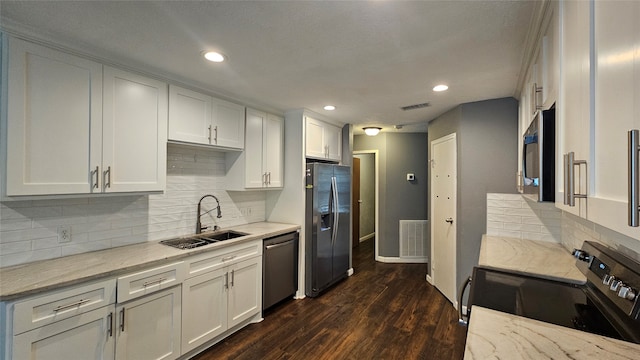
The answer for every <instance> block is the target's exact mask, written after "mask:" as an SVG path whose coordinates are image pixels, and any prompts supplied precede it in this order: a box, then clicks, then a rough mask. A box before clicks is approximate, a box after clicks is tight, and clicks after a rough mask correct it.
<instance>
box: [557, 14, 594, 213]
mask: <svg viewBox="0 0 640 360" xmlns="http://www.w3.org/2000/svg"><path fill="white" fill-rule="evenodd" d="M560 6H561V14H562V40H561V42H562V48H561V57H560V58H561V62H560V69H561V76H560V97H559V106H558V111H557V114H558V116H557V118H556V119H557V122H558V123H557V124H556V129H557V135H556V136H557V142H556V143H557V148H556V206H557V207H559V208H561V209H562V210H565V211H567V212H570V213H572V214H574V215H578V216H582V217H585V218H586V214H587V199H585V198H576V199H575V206H567V205H565V204H564V197H565V189H564V188H565V179H566V178H567V177H568V172H567V171H566V169H565V166H564V155H565V154H568V153H570V152H573V153H574V159H575V160H577V161H586V164H581V165H575V166H574V167H573V171H574V174H575V176H574V178H573V179H568V178H567V179H568V180H569V181H572V182H573V184H574V189H575V191H574V193H575V194H588V193H589V189H588V186H589V184H590V180H588V176H589V174H588V172H589V173H590V172H591V171H592V169H590V168H589V167H591V166H592V163H591V160H590V159H591V146H590V139H591V132H592V127H591V106H590V90H591V88H592V82H591V77H590V70H591V64H590V54H591V52H590V46H589V42H590V37H589V34H590V23H589V17H590V16H589V13H590V3H589V2H587V1H563V2H561V4H560Z"/></svg>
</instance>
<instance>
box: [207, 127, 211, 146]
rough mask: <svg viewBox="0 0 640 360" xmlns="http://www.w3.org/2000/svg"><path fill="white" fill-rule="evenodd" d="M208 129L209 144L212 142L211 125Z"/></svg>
mask: <svg viewBox="0 0 640 360" xmlns="http://www.w3.org/2000/svg"><path fill="white" fill-rule="evenodd" d="M207 129H208V130H209V136H207V139H209V144H211V125H209V127H208V128H207Z"/></svg>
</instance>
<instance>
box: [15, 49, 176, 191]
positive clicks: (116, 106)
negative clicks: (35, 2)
mask: <svg viewBox="0 0 640 360" xmlns="http://www.w3.org/2000/svg"><path fill="white" fill-rule="evenodd" d="M8 69H9V71H8V111H7V149H6V151H7V171H6V174H7V175H6V176H7V186H6V195H7V196H20V195H57V194H89V193H100V192H133V191H135V192H143V191H162V190H164V186H165V178H166V128H167V85H166V84H165V83H163V82H159V81H156V80H151V79H147V78H144V77H141V76H138V75H134V74H130V73H126V72H124V71H120V70H116V69H112V68H109V67H104V74H103V66H102V65H100V64H98V63H95V62H93V61H89V60H86V59H82V58H79V57H76V56H73V55H69V54H65V53H62V52H59V51H56V50H52V49H49V48H46V47H43V46H40V45H35V44H32V43H28V42H25V41H22V40H18V39H14V38H10V40H9V64H8Z"/></svg>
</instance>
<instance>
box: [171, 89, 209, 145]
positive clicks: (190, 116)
mask: <svg viewBox="0 0 640 360" xmlns="http://www.w3.org/2000/svg"><path fill="white" fill-rule="evenodd" d="M212 131H213V129H211V96H208V95H204V94H201V93H198V92H195V91H191V90H188V89H184V88H181V87H179V86H175V85H171V86H170V87H169V140H175V141H186V142H191V143H196V144H207V145H209V144H211V138H212Z"/></svg>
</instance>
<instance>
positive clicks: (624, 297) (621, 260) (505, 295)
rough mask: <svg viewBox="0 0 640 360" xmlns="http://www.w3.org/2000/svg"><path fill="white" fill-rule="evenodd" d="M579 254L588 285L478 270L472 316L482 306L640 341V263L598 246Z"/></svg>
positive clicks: (473, 280)
mask: <svg viewBox="0 0 640 360" xmlns="http://www.w3.org/2000/svg"><path fill="white" fill-rule="evenodd" d="M574 255H575V256H576V258H577V259H578V260H577V261H576V265H577V266H578V268H579V269H580V270H581V271H582V273H583V274H585V276H586V277H587V283H586V284H584V285H576V284H570V283H566V282H560V281H552V280H546V279H541V278H536V277H533V276H527V275H522V274H516V273H510V272H507V271H498V270H494V269H488V268H482V267H476V268H474V271H473V274H472V276H471V278H470V282H471V290H470V293H469V302H468V304H467V309H468V310H467V311H468V314H467V316H468V315H469V313H472V312H473V306H474V305H477V306H482V307H485V308H489V309H493V310H498V311H502V312H506V313H510V314H514V315H519V316H523V317H527V318H531V319H535V320H540V321H544V322H548V323H552V324H556V325H560V326H565V327H569V328H574V329H578V330H581V331H586V332H590V333H594V334H600V335H604V336H608V337H613V338H617V339H621V340H625V341H630V342H634V343H640V318H639V316H638V315H639V313H640V301H639V300H638V298H639V297H638V290H639V289H640V264H639V263H638V262H637V261H635V260H632V259H631V258H629V257H627V256H625V255H623V254H620V253H618V252H617V251H615V250H613V249H610V248H608V247H605V246H603V245H600V244H598V243H593V242H585V243H584V245H583V247H582V249H580V250H575V251H574ZM462 293H463V291H461V293H460V295H462ZM461 321H462V317H461Z"/></svg>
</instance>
